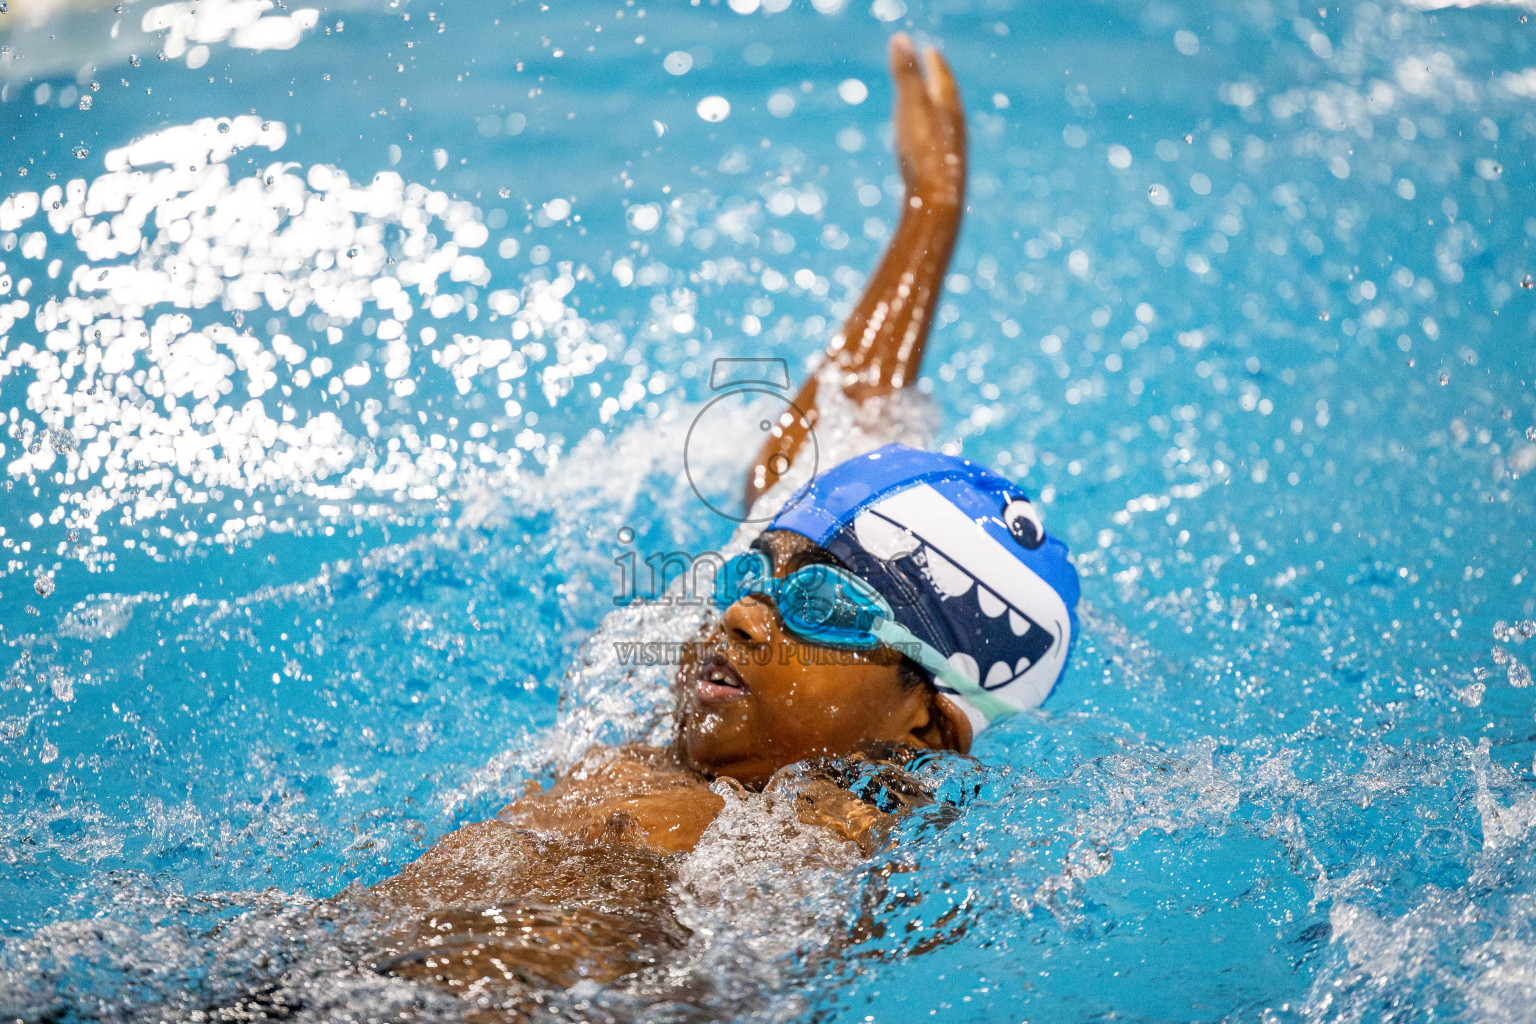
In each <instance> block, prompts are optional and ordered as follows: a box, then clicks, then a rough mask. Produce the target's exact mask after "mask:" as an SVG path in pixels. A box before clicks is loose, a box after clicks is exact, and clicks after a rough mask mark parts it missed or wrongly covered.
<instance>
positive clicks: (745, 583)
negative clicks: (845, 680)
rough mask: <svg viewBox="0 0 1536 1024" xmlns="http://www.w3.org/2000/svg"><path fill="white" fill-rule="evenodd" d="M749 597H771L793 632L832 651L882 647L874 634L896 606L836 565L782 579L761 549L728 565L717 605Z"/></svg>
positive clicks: (717, 589) (718, 587) (718, 589)
mask: <svg viewBox="0 0 1536 1024" xmlns="http://www.w3.org/2000/svg"><path fill="white" fill-rule="evenodd" d="M749 594H762V595H764V596H766V597H768V598H771V599H772V600H773V603H774V605H775V606H776V607H777V608H778V611H779V618H780V620H782V621H783V623H784V628H785V629H787V630H789V632H791V633H793V634H794V635H795V636H797V637H799V638H800V639H802V640H807V641H810V642H811V643H817V644H824V645H826V646H828V647H839V648H843V649H847V650H866V649H869V648H873V647H878V646H880V643H881V641H880V638H879V637H878V636H876V635H875V630H876V629H877V628H878V627H879V625H880V623H882V622H884V621H886V620H889V619H890V618H891V606H890V605H889V604H888V603H887V602H886V600H885V598H884V597H883V596H881V594H880V592H879V591H877V590H875V589H874V588H873V587H871V586H870V585H869V584H868V583H866V582H864V581H863V580H861V579H859V578H858V577H857V576H855V575H853V574H852V573H850V572H847V571H846V570H844V569H841V568H839V567H838V566H835V565H808V566H806V567H805V568H803V569H797V570H795V571H794V572H792V573H790V574H789V575H788V576H786V577H784V578H783V579H779V578H777V577H775V576H774V575H773V567H772V565H770V564H769V561H768V556H767V555H765V554H763V553H762V552H761V551H748V552H745V553H744V554H740V555H737V556H736V557H735V558H733V559H731V560H730V561H728V562H726V563H725V565H724V567H723V568H722V569H721V570H720V576H719V578H718V580H717V582H716V586H715V603H716V604H718V605H719V606H720V607H722V608H726V607H729V606H730V605H732V604H734V603H735V602H737V601H739V600H741V599H742V598H744V597H746V596H748V595H749Z"/></svg>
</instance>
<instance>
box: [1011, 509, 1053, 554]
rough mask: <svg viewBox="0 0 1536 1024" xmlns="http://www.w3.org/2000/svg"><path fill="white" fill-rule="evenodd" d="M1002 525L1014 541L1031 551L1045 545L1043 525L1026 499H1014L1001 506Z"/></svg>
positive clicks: (1037, 513)
mask: <svg viewBox="0 0 1536 1024" xmlns="http://www.w3.org/2000/svg"><path fill="white" fill-rule="evenodd" d="M1003 525H1004V526H1006V527H1008V532H1009V533H1011V534H1013V539H1014V540H1016V541H1018V542H1019V543H1020V544H1022V545H1024V546H1025V547H1026V548H1028V549H1029V550H1031V551H1033V550H1035V548H1038V547H1039V546H1040V545H1041V544H1043V543H1045V524H1044V523H1042V522H1041V521H1040V513H1039V512H1036V511H1035V506H1033V505H1031V504H1030V503H1029V499H1028V498H1014V499H1013V500H1012V501H1010V502H1009V503H1008V504H1006V505H1004V506H1003Z"/></svg>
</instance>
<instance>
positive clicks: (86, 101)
mask: <svg viewBox="0 0 1536 1024" xmlns="http://www.w3.org/2000/svg"><path fill="white" fill-rule="evenodd" d="M80 109H81V110H90V109H91V98H90V97H89V96H81V97H80Z"/></svg>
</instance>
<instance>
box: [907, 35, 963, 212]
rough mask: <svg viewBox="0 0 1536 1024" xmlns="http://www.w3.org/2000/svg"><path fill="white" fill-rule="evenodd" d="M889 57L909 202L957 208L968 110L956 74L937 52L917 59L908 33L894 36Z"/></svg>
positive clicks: (930, 52)
mask: <svg viewBox="0 0 1536 1024" xmlns="http://www.w3.org/2000/svg"><path fill="white" fill-rule="evenodd" d="M890 55H891V78H892V79H893V80H894V81H895V82H896V109H895V114H894V118H895V122H896V157H897V160H898V161H899V162H900V164H901V177H902V180H903V181H905V182H906V184H907V196H908V202H909V204H910V201H911V199H912V198H917V199H919V200H921V201H922V203H923V205H925V206H941V207H948V208H958V207H959V206H961V205H962V204H963V203H964V202H965V110H964V108H963V107H962V106H961V104H960V90H959V88H958V87H957V86H956V85H955V76H954V74H953V73H952V72H951V71H950V69H949V64H948V63H947V62H946V61H945V60H944V57H943V56H942V55H941V54H940V53H939V51H938V50H935V49H931V48H930V49H928V50H926V51H925V52H924V53H923V54H922V56H921V58H919V56H918V52H917V48H916V47H915V46H914V45H913V44H912V39H911V37H910V36H908V35H906V34H905V33H901V34H898V35H896V36H894V37H892V39H891V50H890ZM925 71H926V74H925Z"/></svg>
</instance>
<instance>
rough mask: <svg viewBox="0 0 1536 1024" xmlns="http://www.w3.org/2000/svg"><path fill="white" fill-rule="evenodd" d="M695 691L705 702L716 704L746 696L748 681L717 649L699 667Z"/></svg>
mask: <svg viewBox="0 0 1536 1024" xmlns="http://www.w3.org/2000/svg"><path fill="white" fill-rule="evenodd" d="M694 691H695V692H696V693H697V694H698V696H699V700H700V701H702V702H704V703H705V704H716V703H720V702H722V701H729V700H738V699H740V698H742V697H745V696H746V695H747V683H746V680H744V679H742V678H741V673H740V672H737V671H736V669H735V668H734V667H732V665H731V663H730V662H729V661H727V660H726V657H725V655H724V654H721V653H720V652H719V651H716V652H715V654H714V656H713V657H712V658H710V659H709V660H708V661H706V662H705V663H704V665H703V667H701V668H700V669H699V678H698V679H697V680H695V682H694Z"/></svg>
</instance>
